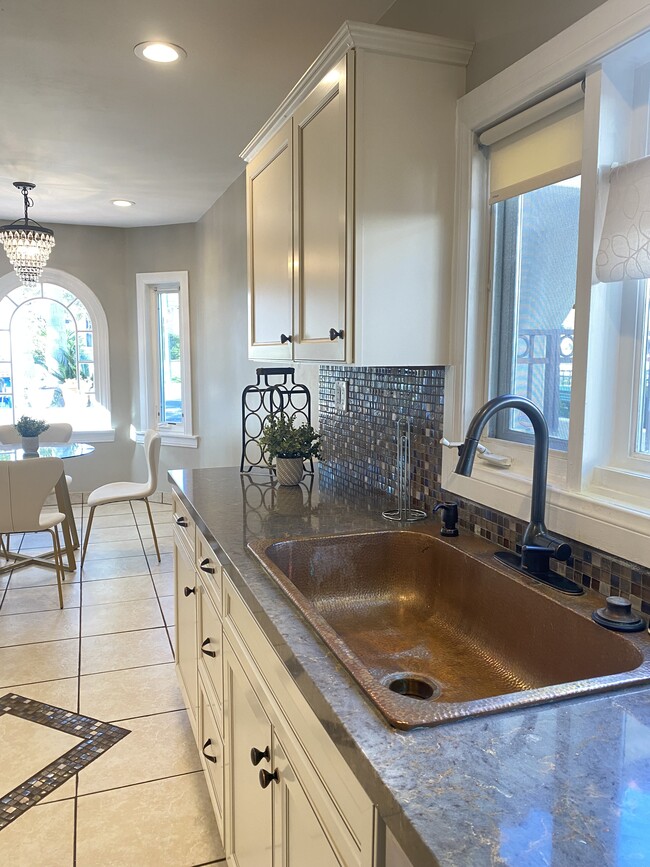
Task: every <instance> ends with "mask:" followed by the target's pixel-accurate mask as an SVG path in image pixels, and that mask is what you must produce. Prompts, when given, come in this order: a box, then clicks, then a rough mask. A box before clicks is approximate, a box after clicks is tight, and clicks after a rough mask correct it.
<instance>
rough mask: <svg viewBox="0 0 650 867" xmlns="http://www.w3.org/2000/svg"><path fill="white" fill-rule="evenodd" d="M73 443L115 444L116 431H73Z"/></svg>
mask: <svg viewBox="0 0 650 867" xmlns="http://www.w3.org/2000/svg"><path fill="white" fill-rule="evenodd" d="M70 439H71V441H72V442H73V443H114V442H115V431H114V430H113V429H111V428H109V429H108V430H73V431H72V436H71V438H70Z"/></svg>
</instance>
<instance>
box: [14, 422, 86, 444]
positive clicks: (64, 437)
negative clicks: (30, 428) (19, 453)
mask: <svg viewBox="0 0 650 867" xmlns="http://www.w3.org/2000/svg"><path fill="white" fill-rule="evenodd" d="M71 436H72V425H71V424H68V422H67V421H57V422H53V423H52V424H51V425H50V426H49V427H48V429H47V430H46V431H43V433H42V434H40V436H39V439H40V441H41V442H42V443H69V442H70V437H71ZM21 441H22V438H21V436H20V434H19V433H18V431H17V430H16V428H15V427H14V426H13V425H12V424H0V443H3V444H4V445H6V446H13V445H16V444H20V442H21Z"/></svg>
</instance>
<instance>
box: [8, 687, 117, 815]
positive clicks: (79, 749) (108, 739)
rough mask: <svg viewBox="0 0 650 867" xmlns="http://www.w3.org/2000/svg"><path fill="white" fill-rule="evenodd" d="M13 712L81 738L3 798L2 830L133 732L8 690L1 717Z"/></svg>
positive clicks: (18, 715) (30, 720) (15, 714)
mask: <svg viewBox="0 0 650 867" xmlns="http://www.w3.org/2000/svg"><path fill="white" fill-rule="evenodd" d="M3 714H11V715H13V716H15V717H18V718H20V719H22V720H25V721H27V722H33V723H36V724H37V725H42V726H47V727H48V728H51V729H55V730H57V731H60V732H63V733H65V734H68V735H73V736H74V737H75V738H79V739H80V740H79V742H78V743H77V744H75V745H74V746H73V747H72V748H71V749H69V750H68V751H67V752H66V753H63V755H61V756H59V757H58V758H57V759H55V760H54V761H52V762H50V763H49V764H48V765H46V766H45V767H44V768H43V769H42V770H40V771H38V772H37V773H36V774H33V775H32V776H30V777H28V779H26V780H25V781H24V782H23V783H21V784H20V785H18V786H16V787H15V788H14V789H12V790H11V791H9V792H7V793H6V794H5V795H3V796H2V797H1V798H0V831H1V830H2V829H3V828H5V827H6V826H7V825H9V824H10V823H11V822H13V821H14V819H17V818H18V817H19V816H22V814H23V813H25V812H26V811H27V810H29V809H30V807H33V806H35V805H36V804H37V803H38V802H39V801H41V800H42V799H43V798H44V797H45V796H46V795H49V794H50V792H53V791H54V790H55V789H57V788H58V787H59V786H61V785H63V783H65V782H66V781H67V780H69V779H70V778H71V777H73V776H74V775H75V774H77V773H79V771H81V770H82V769H83V768H85V767H87V766H88V765H89V764H90V763H91V762H93V761H95V759H98V758H99V757H100V756H101V755H103V753H105V752H106V751H107V750H109V749H110V748H111V747H112V746H114V745H115V744H116V743H118V741H121V740H122V738H124V737H126V735H128V734H129V733H130V730H129V729H125V728H121V727H120V726H116V725H113V724H112V723H105V722H102V721H101V720H98V719H93V718H92V717H88V716H82V715H81V714H77V713H73V712H72V711H69V710H65V709H64V708H60V707H54V706H53V705H50V704H45V703H44V702H41V701H34V700H33V699H30V698H25V697H24V696H21V695H17V694H16V693H12V692H8V693H6V694H5V695H3V696H1V697H0V716H2V715H3Z"/></svg>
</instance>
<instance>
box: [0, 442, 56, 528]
mask: <svg viewBox="0 0 650 867" xmlns="http://www.w3.org/2000/svg"><path fill="white" fill-rule="evenodd" d="M62 474H63V461H62V460H61V458H28V459H26V460H22V461H0V533H29V532H33V531H34V530H38V528H39V515H40V514H41V509H42V508H43V504H44V503H45V500H46V498H47V496H48V494H50V493H51V491H52V488H53V487H54V485H55V484H56V483H57V482H58V481H59V479H60V478H61V476H62Z"/></svg>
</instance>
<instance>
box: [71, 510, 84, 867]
mask: <svg viewBox="0 0 650 867" xmlns="http://www.w3.org/2000/svg"><path fill="white" fill-rule="evenodd" d="M84 532H85V521H84V507H83V503H82V504H81V527H80V533H79V544H80V546H82V544H83V542H82V540H83V538H84ZM81 550H82V548H81V547H80V551H81ZM82 573H83V569H82V568H81V561H80V562H79V657H78V659H77V713H80V712H81V606H82V603H83V574H82ZM78 795H79V774H78V773H77V774H75V788H74V805H73V808H72V809H73V823H72V867H76V864H77V828H78V822H77V819H78V813H79V800H78Z"/></svg>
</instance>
